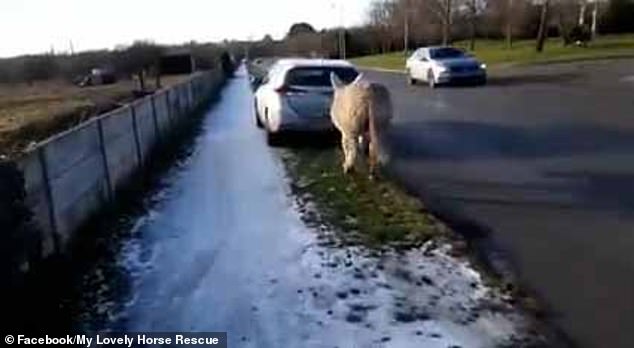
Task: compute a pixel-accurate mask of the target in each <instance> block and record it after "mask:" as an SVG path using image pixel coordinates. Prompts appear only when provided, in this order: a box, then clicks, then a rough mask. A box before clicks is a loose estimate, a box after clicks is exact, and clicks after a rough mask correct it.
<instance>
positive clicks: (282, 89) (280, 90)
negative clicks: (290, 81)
mask: <svg viewBox="0 0 634 348" xmlns="http://www.w3.org/2000/svg"><path fill="white" fill-rule="evenodd" d="M289 91H290V88H289V87H288V86H286V85H282V86H280V87H278V88H276V89H275V92H277V93H279V94H286V93H288V92H289Z"/></svg>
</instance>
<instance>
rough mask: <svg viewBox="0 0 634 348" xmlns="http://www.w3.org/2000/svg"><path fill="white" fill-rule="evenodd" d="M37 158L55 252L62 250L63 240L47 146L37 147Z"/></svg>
mask: <svg viewBox="0 0 634 348" xmlns="http://www.w3.org/2000/svg"><path fill="white" fill-rule="evenodd" d="M37 159H38V161H39V162H40V168H41V170H42V184H43V185H44V196H45V197H46V207H47V208H48V222H49V225H50V228H51V235H52V236H53V248H54V250H55V252H58V253H59V252H61V250H62V249H61V248H62V245H61V241H60V238H59V234H58V233H59V230H58V228H57V215H56V212H55V201H54V200H53V190H52V189H51V179H50V176H49V174H48V164H47V162H46V146H41V147H39V148H38V149H37Z"/></svg>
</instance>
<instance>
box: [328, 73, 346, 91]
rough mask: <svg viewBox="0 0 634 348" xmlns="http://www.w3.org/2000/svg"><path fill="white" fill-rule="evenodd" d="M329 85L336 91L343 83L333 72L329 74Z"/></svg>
mask: <svg viewBox="0 0 634 348" xmlns="http://www.w3.org/2000/svg"><path fill="white" fill-rule="evenodd" d="M330 83H332V88H334V89H338V88H341V87H343V86H344V84H343V82H342V81H341V80H340V79H339V77H338V76H337V74H335V73H334V72H331V73H330Z"/></svg>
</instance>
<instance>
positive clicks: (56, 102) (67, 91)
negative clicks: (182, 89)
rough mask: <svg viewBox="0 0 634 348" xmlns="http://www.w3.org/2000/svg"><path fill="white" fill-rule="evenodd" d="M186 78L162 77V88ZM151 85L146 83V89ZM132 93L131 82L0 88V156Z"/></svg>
mask: <svg viewBox="0 0 634 348" xmlns="http://www.w3.org/2000/svg"><path fill="white" fill-rule="evenodd" d="M186 78H187V75H177V76H165V77H163V79H162V84H163V86H169V85H173V84H176V83H179V82H182V81H184V80H185V79H186ZM153 82H154V81H148V84H149V87H150V88H152V87H154V86H153ZM134 89H135V82H134V81H132V80H120V81H119V82H117V83H115V84H112V85H105V86H94V87H85V88H80V87H77V86H74V85H72V84H70V83H69V82H66V81H42V82H35V83H33V84H31V85H29V84H26V83H21V84H0V155H12V154H15V153H18V152H19V151H21V150H23V149H24V148H26V147H28V146H29V145H30V144H31V143H33V142H37V141H40V140H43V139H45V138H47V137H49V136H51V135H52V134H54V133H56V132H59V131H62V130H64V129H67V128H69V127H72V126H73V125H76V124H78V123H79V122H81V121H84V120H86V119H89V118H90V117H93V116H95V115H98V114H100V113H102V112H105V111H108V110H111V109H114V108H116V107H117V106H119V105H121V104H123V103H126V102H129V101H131V100H133V99H134V96H133V94H132V91H133V90H134Z"/></svg>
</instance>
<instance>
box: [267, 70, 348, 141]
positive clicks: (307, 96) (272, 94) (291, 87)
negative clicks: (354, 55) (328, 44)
mask: <svg viewBox="0 0 634 348" xmlns="http://www.w3.org/2000/svg"><path fill="white" fill-rule="evenodd" d="M331 73H335V74H336V75H337V76H338V77H339V78H340V79H341V80H342V81H344V82H346V83H350V82H352V81H354V79H355V78H356V77H357V75H358V74H359V73H358V71H357V69H356V68H355V67H354V65H352V64H351V63H349V62H346V61H343V60H330V59H280V60H278V61H277V62H276V63H275V64H273V65H272V66H271V68H270V70H269V71H268V74H267V75H266V76H265V77H264V78H263V79H262V81H261V84H260V86H259V87H258V88H257V90H256V92H255V114H256V115H255V118H256V120H255V121H256V124H257V125H258V127H260V128H264V129H265V130H266V133H267V140H268V142H269V144H271V145H276V144H278V143H279V140H280V137H281V136H283V135H284V133H285V132H287V131H300V132H301V131H308V132H316V131H329V130H333V129H334V125H333V124H332V121H331V119H330V105H331V103H332V97H333V92H334V91H333V87H332V84H331V80H330V74H331Z"/></svg>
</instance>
